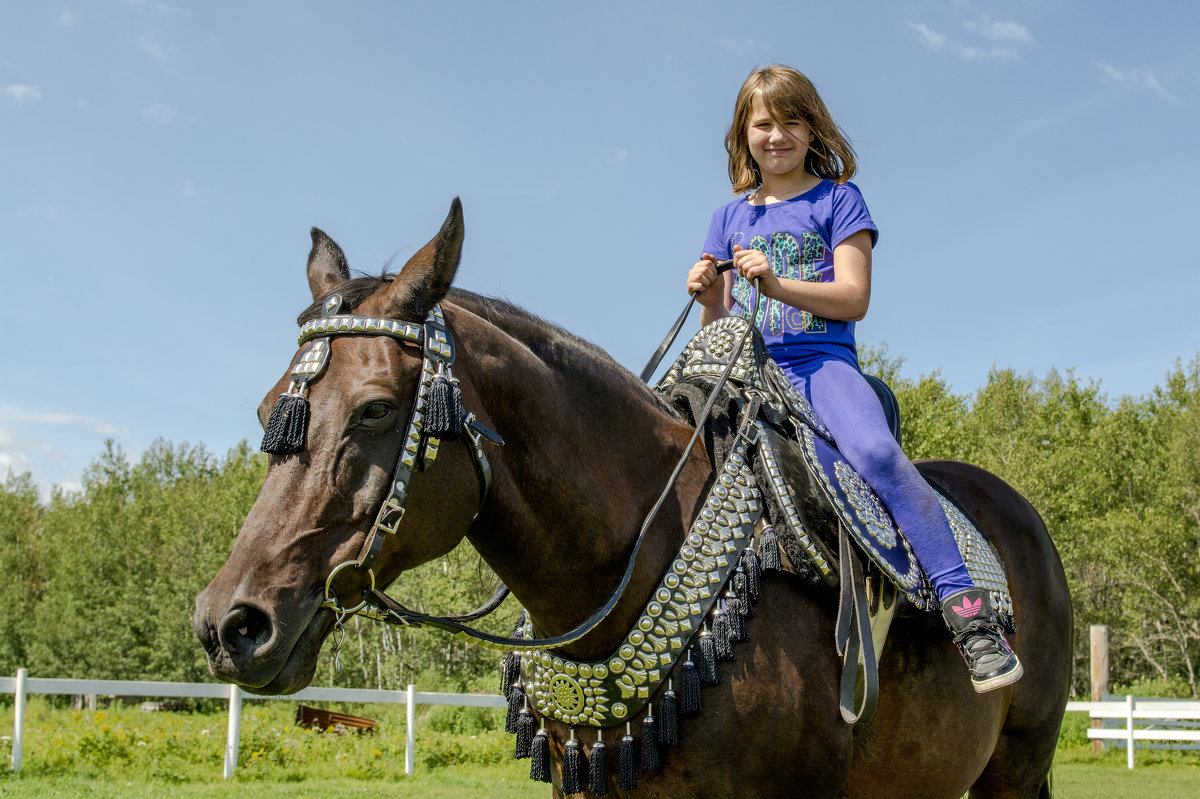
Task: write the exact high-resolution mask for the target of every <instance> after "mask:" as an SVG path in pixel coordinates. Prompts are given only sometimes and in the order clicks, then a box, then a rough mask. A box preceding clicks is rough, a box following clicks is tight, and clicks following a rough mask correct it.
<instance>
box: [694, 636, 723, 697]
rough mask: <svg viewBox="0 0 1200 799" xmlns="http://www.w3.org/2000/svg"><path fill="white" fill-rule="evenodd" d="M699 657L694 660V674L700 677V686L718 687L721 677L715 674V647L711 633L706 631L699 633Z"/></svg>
mask: <svg viewBox="0 0 1200 799" xmlns="http://www.w3.org/2000/svg"><path fill="white" fill-rule="evenodd" d="M698 649H699V652H698V653H697V654H698V655H699V657H698V658H697V659H696V673H697V674H699V675H700V684H701V685H720V684H721V675H720V674H718V673H717V645H716V642H715V641H713V636H712V633H710V632H709V631H708V630H705V631H704V632H702V633H700V646H699V647H698Z"/></svg>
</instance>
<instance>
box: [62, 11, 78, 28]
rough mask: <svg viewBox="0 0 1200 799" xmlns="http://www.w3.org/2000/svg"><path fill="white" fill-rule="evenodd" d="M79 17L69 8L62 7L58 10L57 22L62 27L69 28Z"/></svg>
mask: <svg viewBox="0 0 1200 799" xmlns="http://www.w3.org/2000/svg"><path fill="white" fill-rule="evenodd" d="M78 19H79V15H78V14H77V13H75V12H74V11H72V10H71V9H69V8H64V9H63V10H62V11H59V12H58V24H59V25H62V26H63V27H64V28H69V27H71V26H72V25H74V24H75V22H76V20H78Z"/></svg>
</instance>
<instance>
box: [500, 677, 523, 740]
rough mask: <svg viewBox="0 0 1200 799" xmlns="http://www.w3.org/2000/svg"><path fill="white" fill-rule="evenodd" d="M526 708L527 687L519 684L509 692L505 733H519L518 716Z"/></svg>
mask: <svg viewBox="0 0 1200 799" xmlns="http://www.w3.org/2000/svg"><path fill="white" fill-rule="evenodd" d="M524 707H525V687H524V686H523V685H521V684H520V683H517V684H516V685H514V686H513V687H512V688H510V689H509V690H508V714H507V715H506V716H505V717H504V731H505V732H516V731H517V716H518V715H520V713H521V709H522V708H524Z"/></svg>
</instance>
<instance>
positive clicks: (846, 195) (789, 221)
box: [687, 66, 1022, 693]
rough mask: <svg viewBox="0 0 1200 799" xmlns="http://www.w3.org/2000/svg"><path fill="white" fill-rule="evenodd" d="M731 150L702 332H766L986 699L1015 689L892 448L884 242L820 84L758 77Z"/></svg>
mask: <svg viewBox="0 0 1200 799" xmlns="http://www.w3.org/2000/svg"><path fill="white" fill-rule="evenodd" d="M725 149H726V150H728V152H729V179H730V182H731V183H732V184H733V191H734V193H735V194H741V193H743V192H749V193H748V194H745V196H741V197H739V198H738V199H736V200H734V201H733V202H731V203H729V204H727V205H724V206H722V207H721V208H718V209H717V211H716V213H714V214H713V217H712V224H711V225H710V226H709V230H708V238H707V240H706V241H705V244H704V255H703V256H702V257H701V260H700V261H699V262H698V263H696V265H695V266H693V267H692V269H691V271H690V272H689V273H688V281H687V287H688V291H689V292H692V293H697V294H698V297H697V299H698V301H699V302H700V304H701V308H702V310H701V314H700V320H701V324H708V323H709V322H712V321H713V320H715V319H718V318H720V317H723V316H727V315H729V314H730V313H731V312H732V313H734V314H738V315H741V316H745V317H746V318H747V319H750V320H751V321H752V322H753V324H755V325H756V326H757V327H758V329H759V330H760V331H761V332H762V334H763V338H764V339H765V340H766V343H767V348H768V351H769V352H770V353H771V357H772V358H774V359H775V361H776V363H778V364H779V366H780V367H781V368H782V369H783V371H784V372H785V373H786V374H787V375H788V377H789V379H790V380H791V381H792V383H793V384H794V385H795V386H796V388H797V389H799V391H800V392H801V393H802V394H804V396H805V397H806V398H807V399H808V400H809V402H810V403H811V404H812V406H813V408H814V409H815V410H816V412H817V414H818V415H819V416H820V417H821V420H822V421H823V422H825V425H826V426H827V427H828V428H829V430H830V432H831V433H832V434H833V436H834V439H835V440H836V441H837V444H838V448H839V449H840V450H841V453H842V456H843V457H845V459H846V460H847V461H848V462H849V463H850V465H851V466H853V467H854V468H855V469H856V470H857V471H858V473H859V474H860V475H861V476H862V477H863V479H864V480H866V481H867V483H868V484H869V485H870V486H871V487H872V488H873V489H874V490H875V493H876V494H877V495H878V496H879V498H880V499H881V500H882V501H883V503H884V505H886V506H887V508H888V510H889V511H890V512H891V514H892V518H893V519H895V521H896V524H897V525H898V526H899V528H900V529H901V530H902V531H904V535H905V537H906V538H907V539H908V541H909V543H910V544H911V546H912V548H913V551H914V552H915V553H916V556H917V559H918V561H919V562H920V564H921V566H922V568H923V569H924V571H925V574H927V575H928V576H929V580H930V582H931V583H932V584H933V587H934V590H935V591H936V592H937V595H938V599H939V600H940V601H941V604H942V613H943V616H944V617H945V619H946V623H947V625H948V626H949V627H950V631H951V633H952V634H953V636H954V642H955V644H956V645H957V646H958V649H959V651H960V652H962V655H963V658H964V659H965V660H966V662H967V667H968V668H969V670H970V672H971V682H972V684H973V685H974V686H975V690H976V691H979V692H981V693H982V692H984V691H990V690H993V689H995V688H999V687H1001V686H1004V685H1008V684H1010V683H1013V682H1015V681H1016V680H1017V679H1018V678H1020V676H1021V673H1022V668H1021V664H1020V662H1019V661H1018V660H1017V656H1016V655H1015V654H1014V653H1013V651H1012V648H1011V647H1010V646H1009V645H1008V642H1007V641H1006V640H1005V638H1004V633H1003V631H1002V629H1001V627H1000V624H999V623H998V621H997V619H996V616H995V613H994V612H993V611H992V609H991V606H990V602H989V599H988V592H987V591H985V590H982V589H978V588H976V587H975V585H974V583H973V582H972V581H971V576H970V574H968V573H967V568H966V566H965V565H964V564H963V559H962V555H961V553H960V552H959V550H958V545H957V544H956V543H955V540H954V535H953V533H952V532H951V531H950V525H949V523H948V522H947V521H946V516H945V514H944V512H943V511H942V509H941V506H940V504H939V503H938V500H937V497H936V496H935V495H934V493H933V490H932V489H931V488H930V487H929V485H928V484H927V483H926V482H925V480H924V479H923V478H922V477H921V475H920V474H919V473H918V472H917V469H916V467H915V466H913V464H912V462H911V461H909V460H908V458H907V457H906V456H905V455H904V452H903V451H902V450H901V449H900V446H899V445H898V444H897V443H896V441H895V439H893V438H892V435H891V433H890V431H889V430H888V427H887V422H886V420H885V418H884V415H883V410H882V408H881V406H880V404H879V400H878V399H877V398H876V396H875V393H874V391H873V390H872V389H871V387H870V386H869V385H868V384H867V382H866V380H865V378H863V376H862V372H861V371H860V369H859V365H858V355H857V351H856V348H855V342H854V323H855V322H856V321H857V320H859V319H862V318H863V316H865V315H866V313H867V306H868V304H869V303H870V299H871V249H872V247H873V246H874V245H875V241H876V239H877V238H878V235H879V234H878V229H877V228H876V227H875V223H874V222H872V221H871V216H870V214H869V213H868V212H867V206H866V203H865V202H864V201H863V198H862V195H861V194H860V193H859V191H858V188H857V187H856V186H855V185H854V184H853V183H849V182H848V181H849V180H850V178H851V177H853V176H854V173H855V169H856V164H855V159H854V149H853V148H852V147H851V146H850V143H849V141H848V140H847V137H846V135H845V133H844V132H843V131H842V129H841V128H840V127H839V126H838V124H837V123H836V122H834V120H833V117H832V116H831V115H830V113H829V111H828V109H826V107H825V103H824V102H822V100H821V98H820V96H819V95H818V94H817V90H816V88H815V87H814V86H813V85H812V83H811V82H810V81H809V80H808V78H806V77H804V75H802V74H800V73H799V72H797V71H796V70H794V69H792V68H790V67H784V66H768V67H764V68H762V69H758V70H756V71H755V72H753V73H751V75H750V77H748V78H747V79H746V82H745V83H744V84H743V85H742V89H741V91H740V92H739V93H738V97H737V103H736V104H735V106H734V111H733V123H732V124H731V125H730V126H729V132H728V133H727V134H726V135H725ZM751 189H753V191H750V190H751ZM728 258H732V259H733V261H734V265H735V266H736V267H737V277H736V279H735V278H734V275H733V272H729V273H726V274H725V275H724V276H720V279H718V278H719V276H718V275H717V272H716V269H715V267H714V264H715V263H716V262H717V261H720V260H725V259H728ZM756 278H757V279H758V280H759V287H760V290H761V294H758V293H757V292H756V291H755V290H754V288H753V287H752V284H753V281H754V280H755V279H756Z"/></svg>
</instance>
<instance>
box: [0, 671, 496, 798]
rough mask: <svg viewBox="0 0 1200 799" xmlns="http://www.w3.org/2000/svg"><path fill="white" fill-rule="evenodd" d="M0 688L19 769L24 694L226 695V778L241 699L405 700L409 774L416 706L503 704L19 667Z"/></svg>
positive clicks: (474, 697) (234, 752) (233, 764)
mask: <svg viewBox="0 0 1200 799" xmlns="http://www.w3.org/2000/svg"><path fill="white" fill-rule="evenodd" d="M0 693H4V694H14V695H15V697H16V701H15V703H14V704H15V706H16V709H15V718H14V720H13V737H12V768H13V771H20V770H21V754H22V750H23V748H24V742H25V701H26V697H27V696H28V695H29V694H100V695H102V696H166V697H187V698H195V699H227V700H229V731H228V734H227V735H226V738H225V779H229V777H230V776H232V775H233V771H234V769H235V768H237V757H238V738H239V737H240V735H241V728H242V699H243V698H250V699H285V700H290V701H293V702H372V703H388V704H401V705H406V706H407V707H406V712H405V725H404V726H405V731H404V737H405V744H404V773H405V774H407V775H408V776H410V777H411V776H412V775H413V752H414V750H415V746H416V738H415V728H416V708H417V705H453V706H456V707H506V706H507V703H506V702H505V700H504V697H502V696H489V695H485V694H437V693H428V692H425V691H418V690H416V688H415V686H412V685H409V686H408V689H407V690H404V691H373V690H369V689H363V688H305V689H304V690H303V691H300V692H298V693H294V694H290V695H288V696H256V695H254V694H248V693H246V692H245V691H243V690H241V689H240V688H238V687H237V686H236V685H221V684H217V683H186V682H148V681H144V682H135V681H126V680H62V679H48V678H38V677H29V676H28V674H27V673H26V671H25V669H18V670H17V676H16V678H15V679H14V678H12V677H0Z"/></svg>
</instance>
